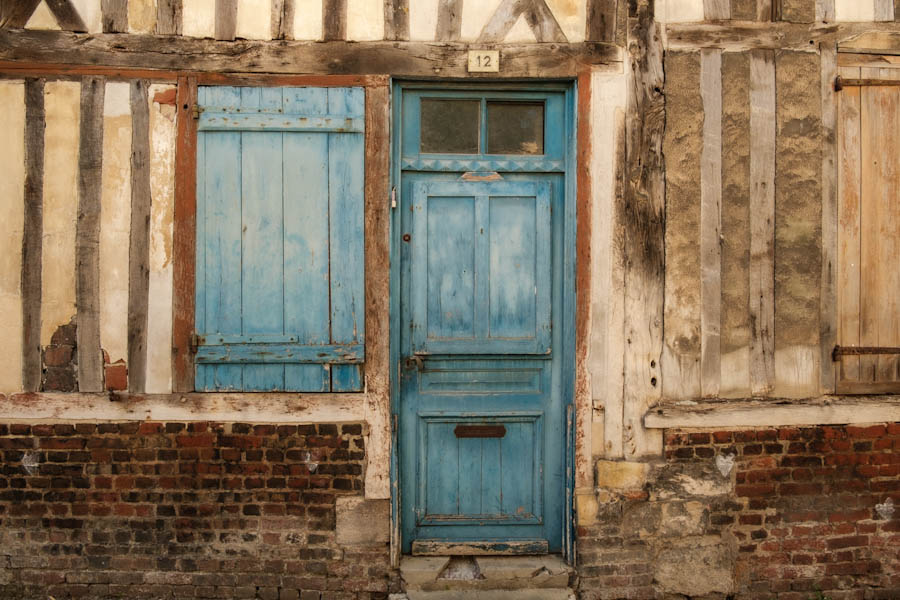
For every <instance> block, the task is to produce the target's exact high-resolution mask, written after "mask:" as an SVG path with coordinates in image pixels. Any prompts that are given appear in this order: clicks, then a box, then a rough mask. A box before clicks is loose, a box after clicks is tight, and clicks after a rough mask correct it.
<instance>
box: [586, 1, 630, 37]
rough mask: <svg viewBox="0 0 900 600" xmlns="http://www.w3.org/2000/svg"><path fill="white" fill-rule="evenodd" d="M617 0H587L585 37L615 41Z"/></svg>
mask: <svg viewBox="0 0 900 600" xmlns="http://www.w3.org/2000/svg"><path fill="white" fill-rule="evenodd" d="M619 4H623V3H620V2H618V1H617V0H588V3H587V30H586V31H587V35H586V36H585V39H587V40H589V41H592V42H593V41H596V42H615V40H616V12H617V9H618V5H619Z"/></svg>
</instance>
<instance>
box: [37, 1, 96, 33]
mask: <svg viewBox="0 0 900 600" xmlns="http://www.w3.org/2000/svg"><path fill="white" fill-rule="evenodd" d="M45 1H46V3H47V8H49V9H50V12H52V13H53V16H54V17H56V22H57V23H58V24H59V26H60V28H61V29H65V30H67V31H79V32H81V31H87V26H86V25H85V24H84V21H83V20H82V19H81V15H79V14H78V11H77V10H75V7H74V6H72V0H45Z"/></svg>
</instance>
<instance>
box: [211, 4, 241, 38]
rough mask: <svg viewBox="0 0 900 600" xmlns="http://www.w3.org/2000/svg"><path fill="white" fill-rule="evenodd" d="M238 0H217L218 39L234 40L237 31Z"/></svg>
mask: <svg viewBox="0 0 900 600" xmlns="http://www.w3.org/2000/svg"><path fill="white" fill-rule="evenodd" d="M237 9H238V0H216V39H217V40H229V41H230V40H233V39H234V34H235V32H236V31H237Z"/></svg>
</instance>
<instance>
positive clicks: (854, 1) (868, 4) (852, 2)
mask: <svg viewBox="0 0 900 600" xmlns="http://www.w3.org/2000/svg"><path fill="white" fill-rule="evenodd" d="M834 20H835V21H859V22H871V21H874V20H875V0H834Z"/></svg>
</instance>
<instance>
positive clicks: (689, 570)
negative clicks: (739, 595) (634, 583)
mask: <svg viewBox="0 0 900 600" xmlns="http://www.w3.org/2000/svg"><path fill="white" fill-rule="evenodd" d="M734 563H735V552H734V549H733V548H731V547H730V546H728V545H727V544H725V543H724V542H722V540H721V538H718V537H699V536H698V537H688V538H684V539H680V540H678V542H676V543H674V544H672V545H670V546H666V547H665V548H663V549H662V550H660V552H659V553H658V554H657V556H656V560H655V561H654V567H655V571H654V579H655V580H656V581H657V583H658V584H659V586H660V587H661V589H662V590H663V591H664V592H667V593H670V594H684V595H685V596H691V597H695V596H704V595H706V594H732V593H734V588H735V583H734Z"/></svg>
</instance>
